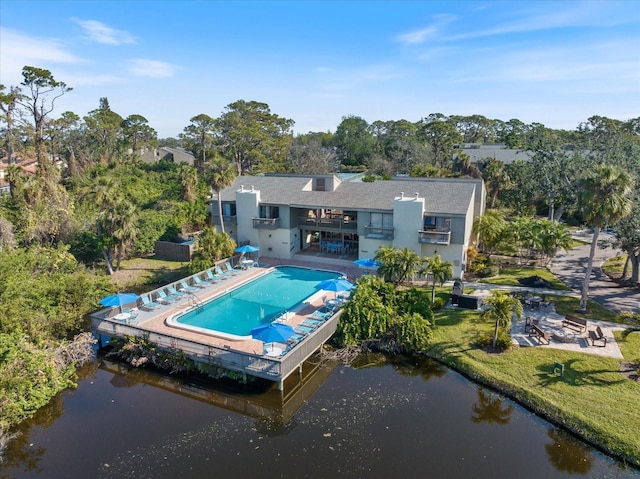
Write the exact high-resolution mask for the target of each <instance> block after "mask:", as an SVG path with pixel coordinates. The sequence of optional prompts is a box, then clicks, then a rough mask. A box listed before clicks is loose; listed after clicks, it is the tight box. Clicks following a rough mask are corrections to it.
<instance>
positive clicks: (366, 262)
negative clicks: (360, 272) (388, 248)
mask: <svg viewBox="0 0 640 479" xmlns="http://www.w3.org/2000/svg"><path fill="white" fill-rule="evenodd" d="M354 264H357V265H358V266H362V267H363V268H367V269H369V268H378V267H380V263H378V262H377V261H376V260H375V259H373V258H362V259H357V260H355V261H354Z"/></svg>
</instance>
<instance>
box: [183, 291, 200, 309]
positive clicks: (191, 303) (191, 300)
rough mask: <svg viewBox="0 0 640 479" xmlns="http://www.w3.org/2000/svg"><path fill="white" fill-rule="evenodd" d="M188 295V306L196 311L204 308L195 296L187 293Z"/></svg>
mask: <svg viewBox="0 0 640 479" xmlns="http://www.w3.org/2000/svg"><path fill="white" fill-rule="evenodd" d="M187 294H188V296H187V297H188V298H189V306H193V307H195V308H196V309H202V308H203V307H204V303H203V302H202V300H201V299H200V298H198V297H197V296H196V295H195V294H193V293H191V292H189V293H187Z"/></svg>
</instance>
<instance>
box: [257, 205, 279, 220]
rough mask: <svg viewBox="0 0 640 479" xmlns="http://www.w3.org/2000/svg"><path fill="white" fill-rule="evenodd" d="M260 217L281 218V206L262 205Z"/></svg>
mask: <svg viewBox="0 0 640 479" xmlns="http://www.w3.org/2000/svg"><path fill="white" fill-rule="evenodd" d="M260 218H280V208H278V207H277V206H260Z"/></svg>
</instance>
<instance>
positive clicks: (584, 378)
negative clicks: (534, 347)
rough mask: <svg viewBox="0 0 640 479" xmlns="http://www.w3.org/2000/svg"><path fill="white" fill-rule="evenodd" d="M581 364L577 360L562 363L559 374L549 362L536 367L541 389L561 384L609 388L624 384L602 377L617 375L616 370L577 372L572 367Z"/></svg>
mask: <svg viewBox="0 0 640 479" xmlns="http://www.w3.org/2000/svg"><path fill="white" fill-rule="evenodd" d="M578 362H581V361H580V360H579V359H570V360H568V361H565V362H564V363H562V364H563V365H564V372H563V373H560V372H559V371H558V370H557V369H556V370H555V371H554V366H555V363H552V362H549V363H548V364H545V365H539V366H537V370H538V371H539V373H537V376H538V378H539V380H540V384H541V385H542V386H543V387H546V386H550V385H552V384H555V383H558V382H562V383H565V384H568V385H569V386H604V387H606V386H611V385H612V384H620V383H622V382H624V378H620V379H608V378H605V377H604V375H606V374H610V373H619V371H618V370H611V369H591V370H589V371H577V370H576V369H575V368H573V365H574V364H576V363H578Z"/></svg>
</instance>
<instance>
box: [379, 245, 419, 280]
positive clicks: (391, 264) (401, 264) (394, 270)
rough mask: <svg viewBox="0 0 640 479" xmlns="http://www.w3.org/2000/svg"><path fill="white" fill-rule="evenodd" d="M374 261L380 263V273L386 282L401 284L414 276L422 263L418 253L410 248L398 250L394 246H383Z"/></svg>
mask: <svg viewBox="0 0 640 479" xmlns="http://www.w3.org/2000/svg"><path fill="white" fill-rule="evenodd" d="M374 259H375V260H376V261H377V262H378V263H380V267H379V268H378V273H380V274H381V275H382V277H383V278H384V280H385V281H388V282H393V283H394V284H400V283H402V282H403V281H404V280H405V279H407V278H408V277H409V276H411V275H413V274H414V273H415V272H416V270H417V269H418V265H419V264H420V263H421V262H422V258H421V257H420V255H419V254H418V253H416V252H415V251H413V250H410V249H409V248H402V249H401V250H398V249H396V248H394V247H393V246H381V247H380V248H378V251H377V252H376V255H375V257H374Z"/></svg>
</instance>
